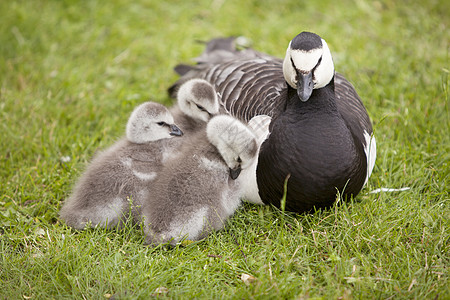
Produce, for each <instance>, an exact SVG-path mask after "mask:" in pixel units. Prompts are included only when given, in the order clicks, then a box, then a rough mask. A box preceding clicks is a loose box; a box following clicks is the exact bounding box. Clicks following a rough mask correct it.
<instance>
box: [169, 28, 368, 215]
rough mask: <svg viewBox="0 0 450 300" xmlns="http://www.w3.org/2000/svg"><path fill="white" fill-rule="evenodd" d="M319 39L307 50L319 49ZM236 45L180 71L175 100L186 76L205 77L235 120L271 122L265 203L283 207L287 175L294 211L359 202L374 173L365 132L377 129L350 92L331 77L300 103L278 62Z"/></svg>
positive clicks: (261, 180) (262, 183) (261, 173)
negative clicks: (347, 199)
mask: <svg viewBox="0 0 450 300" xmlns="http://www.w3.org/2000/svg"><path fill="white" fill-rule="evenodd" d="M316 37H318V36H317V35H316ZM319 38H320V37H319ZM316 41H317V39H316V40H315V41H312V42H311V43H310V45H309V46H310V48H311V47H312V48H317V46H318V45H317V42H316ZM233 43H235V39H230V38H228V39H214V40H212V41H210V42H209V43H208V46H207V50H205V52H204V53H202V55H201V56H200V57H199V58H198V59H197V61H198V64H197V65H194V66H186V65H179V66H177V67H176V70H177V71H178V72H179V74H180V75H182V77H181V78H180V80H179V81H177V82H176V83H175V84H174V85H173V86H172V87H171V88H170V89H169V92H170V93H171V94H172V95H175V94H176V90H177V86H178V85H179V84H180V82H183V81H185V80H186V79H188V78H194V77H196V78H203V79H205V80H207V81H209V82H210V83H212V84H213V85H214V86H215V89H216V90H217V92H218V93H219V94H220V95H221V101H222V103H221V104H222V106H223V107H225V108H226V110H227V111H228V112H229V113H230V114H231V115H233V116H235V117H237V118H239V119H241V120H243V121H247V122H248V121H249V120H250V119H251V118H252V117H253V116H255V115H261V114H265V115H268V116H270V117H272V123H271V125H270V131H271V134H270V136H269V137H268V139H267V140H266V141H265V142H264V143H263V145H262V147H261V150H260V155H259V160H258V167H257V182H258V187H259V193H260V196H261V198H262V200H263V201H264V203H272V204H274V205H276V206H280V199H281V198H282V196H283V185H284V181H285V179H286V178H287V176H288V175H290V177H289V180H288V189H287V200H286V209H287V210H290V211H296V212H304V211H309V210H311V209H313V207H316V208H319V207H327V206H330V205H331V204H332V203H333V202H334V201H335V199H336V195H337V192H339V193H340V194H341V195H343V196H344V197H349V196H350V195H353V196H356V195H357V194H358V193H359V191H360V190H361V188H362V187H363V185H364V183H365V180H366V177H367V174H368V172H369V173H370V171H371V169H370V170H369V171H368V160H367V157H366V154H365V148H368V147H370V146H369V145H367V140H366V138H365V136H364V134H365V133H366V134H368V135H371V134H372V125H371V122H370V118H369V116H368V114H367V111H366V109H365V108H364V105H363V104H362V101H361V99H360V98H359V96H358V94H357V93H356V91H355V89H354V88H353V86H352V85H351V84H350V83H349V82H348V81H347V80H346V79H345V78H344V77H343V76H342V75H341V74H339V73H334V76H333V79H332V80H331V82H330V83H329V84H328V85H326V86H324V87H322V88H318V89H314V91H313V93H312V94H311V97H310V98H309V100H308V101H306V102H302V101H300V99H299V97H298V95H297V91H296V90H295V89H294V88H292V87H291V86H290V85H288V84H287V82H286V80H285V78H284V76H283V61H282V60H281V59H279V58H276V57H273V56H269V55H266V54H263V53H260V52H257V51H255V50H253V49H244V50H242V51H237V50H236V48H235V47H234V44H233ZM224 45H226V46H224ZM309 46H308V47H309ZM294 48H295V49H294V50H296V49H298V48H300V45H297V44H295V45H294ZM210 49H213V50H210ZM291 49H292V46H291ZM308 49H309V48H308ZM303 50H305V49H303ZM306 50H307V49H306ZM224 53H226V55H224ZM319 63H320V61H319Z"/></svg>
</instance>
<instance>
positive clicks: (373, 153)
mask: <svg viewBox="0 0 450 300" xmlns="http://www.w3.org/2000/svg"><path fill="white" fill-rule="evenodd" d="M364 138H365V140H366V144H365V146H364V152H365V153H366V158H367V176H366V180H365V181H364V185H366V183H367V181H368V180H369V177H370V175H372V171H373V167H374V166H375V160H376V158H377V143H376V140H375V137H374V136H373V135H372V136H371V135H370V134H369V133H368V132H367V131H365V130H364ZM364 185H363V186H364Z"/></svg>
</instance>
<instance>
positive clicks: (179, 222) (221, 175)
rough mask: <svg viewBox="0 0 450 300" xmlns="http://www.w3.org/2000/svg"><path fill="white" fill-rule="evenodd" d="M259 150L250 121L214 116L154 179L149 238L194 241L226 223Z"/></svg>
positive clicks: (148, 204) (148, 203)
mask: <svg viewBox="0 0 450 300" xmlns="http://www.w3.org/2000/svg"><path fill="white" fill-rule="evenodd" d="M257 150H258V146H257V142H256V139H255V136H254V134H253V133H252V131H251V130H250V129H249V128H248V127H247V126H246V125H244V124H243V123H241V122H240V121H239V120H237V119H235V118H234V117H231V116H228V115H218V116H215V117H213V118H212V119H211V120H210V121H209V122H208V124H207V127H206V132H205V131H200V132H198V133H197V134H196V135H195V136H194V137H193V138H192V139H190V140H189V142H188V143H186V144H185V145H184V147H183V149H182V150H181V151H182V155H181V156H179V157H177V158H176V159H174V160H172V161H170V162H169V163H168V164H167V165H165V166H164V169H163V170H162V171H161V173H160V175H159V176H158V178H157V179H156V180H155V181H154V182H152V183H151V184H152V191H154V192H153V193H152V194H151V195H148V198H147V199H146V200H145V201H144V203H143V207H142V212H143V219H144V225H145V226H144V231H145V234H146V243H148V244H150V245H153V246H155V245H158V244H166V243H170V244H171V245H175V244H177V243H178V242H180V241H182V240H183V239H188V240H191V241H196V240H200V239H203V238H204V237H206V236H207V235H208V234H209V233H210V232H212V231H213V230H219V229H221V228H223V227H224V225H225V221H226V220H227V219H228V218H229V217H230V216H231V215H233V213H234V212H235V211H236V209H237V208H238V207H239V205H240V203H241V201H240V197H241V194H242V189H243V187H242V182H245V181H246V179H245V178H242V176H239V175H240V173H241V170H245V169H246V168H249V167H250V166H251V165H252V163H253V161H254V159H255V157H256V154H257Z"/></svg>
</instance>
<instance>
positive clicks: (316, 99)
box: [287, 77, 337, 111]
mask: <svg viewBox="0 0 450 300" xmlns="http://www.w3.org/2000/svg"><path fill="white" fill-rule="evenodd" d="M288 99H289V100H288V101H287V107H291V109H300V110H303V111H307V110H309V109H313V110H318V109H320V110H323V109H326V110H328V109H330V110H335V111H337V106H336V101H335V93H334V77H333V78H332V79H331V81H330V82H329V83H328V84H327V85H326V86H324V87H322V88H319V89H314V90H313V92H312V94H311V97H310V98H309V99H308V101H306V102H303V101H301V100H300V99H299V97H298V95H297V90H296V89H294V88H292V87H290V86H289V89H288Z"/></svg>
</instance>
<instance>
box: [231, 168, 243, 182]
mask: <svg viewBox="0 0 450 300" xmlns="http://www.w3.org/2000/svg"><path fill="white" fill-rule="evenodd" d="M241 171H242V169H241V166H238V167H236V168H234V169H231V168H230V177H231V179H233V180H235V179H236V178H238V177H239V174H241Z"/></svg>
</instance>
